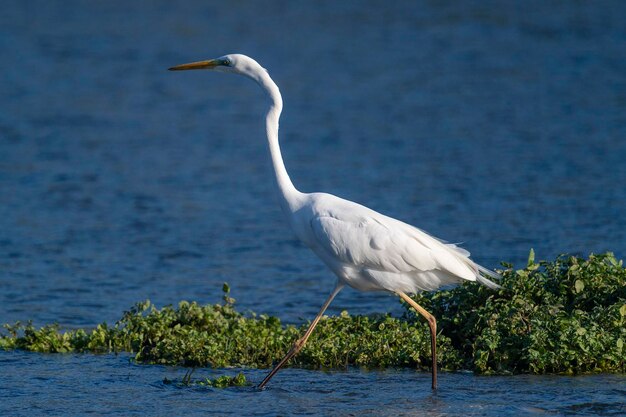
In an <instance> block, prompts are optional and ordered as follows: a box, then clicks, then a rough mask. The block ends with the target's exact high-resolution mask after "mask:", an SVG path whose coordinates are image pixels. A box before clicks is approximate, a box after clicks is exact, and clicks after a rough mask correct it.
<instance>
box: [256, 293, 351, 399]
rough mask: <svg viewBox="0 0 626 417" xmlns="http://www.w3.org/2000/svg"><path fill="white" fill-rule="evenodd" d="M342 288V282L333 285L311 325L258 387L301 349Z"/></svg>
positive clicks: (264, 383)
mask: <svg viewBox="0 0 626 417" xmlns="http://www.w3.org/2000/svg"><path fill="white" fill-rule="evenodd" d="M342 288H343V284H339V283H338V284H337V286H336V287H335V289H334V290H333V292H332V293H331V294H330V296H329V297H328V299H327V300H326V302H325V303H324V305H323V306H322V308H321V309H320V312H319V313H318V314H317V317H315V319H314V320H313V321H312V322H311V325H310V326H309V328H308V329H307V331H306V332H305V333H304V336H302V337H301V338H300V339H298V340H296V342H295V343H294V344H293V346H292V347H291V349H289V352H287V354H286V355H285V357H284V358H283V359H282V360H281V361H280V362H278V364H277V365H276V366H275V367H274V369H272V371H271V372H270V373H269V374H267V376H266V377H265V379H264V380H263V381H262V382H261V383H260V384H259V388H264V387H265V385H266V384H267V383H268V382H269V380H270V379H272V377H273V376H274V374H275V373H276V372H278V370H279V369H280V368H281V367H282V366H283V365H284V364H285V363H287V361H288V360H289V359H291V358H293V357H294V356H296V355H297V354H298V352H300V349H302V347H303V346H304V344H305V343H306V341H307V340H308V338H309V336H311V333H313V329H315V326H317V323H318V322H319V321H320V319H321V318H322V315H324V311H326V309H327V308H328V306H329V305H330V303H331V301H333V298H335V296H336V295H337V294H338V293H339V291H341V289H342Z"/></svg>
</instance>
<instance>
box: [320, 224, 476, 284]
mask: <svg viewBox="0 0 626 417" xmlns="http://www.w3.org/2000/svg"><path fill="white" fill-rule="evenodd" d="M374 213H375V212H374ZM376 214H377V213H376ZM311 228H312V230H313V234H314V236H315V238H316V240H317V242H318V243H319V244H320V246H322V247H323V248H324V249H325V250H326V251H327V252H328V254H329V255H332V256H334V257H335V258H337V259H338V260H339V261H341V262H343V263H346V264H348V265H352V266H354V267H357V268H368V269H373V270H378V271H386V272H395V273H411V272H420V271H432V270H439V271H442V272H446V273H449V274H452V275H455V276H458V277H461V278H465V279H468V280H475V279H476V278H475V274H474V273H473V271H472V270H471V269H470V268H469V266H468V265H467V263H466V262H464V261H463V259H464V258H465V257H466V256H464V255H465V253H467V251H464V250H458V248H457V247H456V246H454V245H448V244H444V243H441V242H439V241H438V240H437V239H435V238H433V237H432V236H430V235H428V234H427V233H425V232H422V231H420V230H419V229H415V228H413V227H412V226H410V225H407V224H405V223H402V222H400V221H398V220H394V219H391V218H388V217H386V216H383V215H379V217H376V216H374V215H368V216H363V215H361V216H316V217H314V218H313V219H312V220H311Z"/></svg>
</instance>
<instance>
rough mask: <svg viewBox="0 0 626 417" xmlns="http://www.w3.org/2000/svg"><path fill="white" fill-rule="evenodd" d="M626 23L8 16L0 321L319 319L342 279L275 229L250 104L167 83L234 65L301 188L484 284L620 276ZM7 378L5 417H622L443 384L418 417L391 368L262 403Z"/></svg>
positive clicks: (306, 374)
mask: <svg viewBox="0 0 626 417" xmlns="http://www.w3.org/2000/svg"><path fill="white" fill-rule="evenodd" d="M625 9H626V8H625V7H624V4H623V3H622V2H617V1H615V2H610V1H607V2H602V4H599V3H595V2H594V3H574V2H572V3H569V2H564V3H551V5H546V4H544V2H536V3H535V4H533V5H528V4H525V5H519V6H516V5H515V3H514V2H512V3H511V4H510V5H508V6H507V5H506V4H504V3H499V4H498V5H491V4H487V3H485V4H483V5H473V6H469V5H459V4H455V3H448V2H397V3H396V2H394V3H390V2H386V3H382V2H354V4H353V3H352V2H333V1H322V2H307V3H304V2H263V3H262V2H210V1H209V2H205V1H191V2H185V3H183V4H176V3H175V2H167V1H134V2H122V1H109V2H48V1H45V2H44V1H41V2H37V1H33V2H18V1H15V2H7V3H6V4H5V5H3V8H2V13H1V14H0V62H2V64H3V65H2V75H1V76H0V77H2V82H0V97H2V100H1V102H0V202H1V204H0V322H12V321H15V320H28V319H32V320H34V322H35V323H36V324H44V323H50V322H58V323H60V324H61V326H63V327H66V328H74V327H85V326H93V325H95V324H97V323H99V322H101V321H104V320H106V321H109V322H111V321H114V320H116V319H117V318H119V317H120V315H121V312H122V311H123V310H124V309H127V308H128V307H129V306H131V305H132V304H133V303H134V302H136V301H139V300H144V299H147V298H149V299H151V300H152V301H153V302H155V303H156V304H157V305H164V304H170V303H177V302H178V301H179V300H181V299H188V300H197V301H199V302H215V301H218V300H219V297H220V294H219V292H220V288H221V283H222V282H224V281H228V282H229V283H230V284H231V287H232V289H233V296H234V297H235V298H237V301H238V304H239V306H240V308H241V309H244V310H246V309H248V310H254V311H257V312H263V313H269V314H273V315H277V316H279V317H281V318H282V319H284V320H286V321H288V322H298V323H299V322H301V321H303V320H305V319H307V318H311V317H312V316H313V315H314V314H315V313H316V311H317V309H318V308H319V305H320V304H321V303H322V301H323V300H324V298H325V296H326V295H327V293H328V292H329V291H330V289H331V287H332V285H333V282H334V278H333V277H332V276H331V275H330V273H329V272H327V271H326V269H325V268H324V267H323V265H321V263H320V262H319V261H318V260H317V259H316V258H315V257H314V256H313V255H312V254H311V253H309V252H308V251H307V250H306V249H304V248H303V247H302V246H301V245H300V244H299V243H298V242H297V241H296V240H295V239H294V237H293V235H292V234H291V232H290V231H289V230H288V228H287V226H286V225H285V223H284V222H283V218H282V213H280V210H279V208H278V205H277V199H276V195H275V191H274V185H273V183H272V177H271V169H270V165H269V162H268V157H267V151H266V144H265V140H264V137H263V131H264V129H263V119H262V114H263V112H264V109H265V107H266V105H267V103H266V101H265V100H264V97H263V94H262V93H261V91H259V89H258V88H257V87H256V86H255V85H254V84H253V83H252V82H250V81H248V80H244V79H242V78H240V77H232V76H225V75H222V74H209V73H203V72H195V73H168V72H167V71H166V70H165V69H166V68H167V67H169V66H171V65H174V64H178V63H182V62H188V61H191V60H197V59H205V58H212V57H216V56H219V55H222V54H224V53H229V52H241V53H246V54H248V55H251V56H253V57H255V58H257V59H258V60H259V61H260V62H261V63H262V64H263V65H264V66H265V67H266V68H267V69H268V70H269V71H270V74H272V76H273V77H274V79H275V80H276V82H277V83H278V84H279V86H280V87H281V91H282V93H283V96H284V100H285V111H284V114H283V118H282V121H281V141H282V145H283V153H284V158H285V161H286V164H287V168H288V170H289V171H290V174H291V177H292V179H293V181H294V183H295V184H296V186H297V187H299V188H300V189H301V190H303V191H319V190H323V191H327V192H331V193H334V194H338V195H341V196H343V197H346V198H349V199H352V200H355V201H358V202H361V203H364V204H366V205H369V206H370V207H372V208H374V209H377V210H379V211H381V212H384V213H386V214H389V215H392V216H394V217H398V218H400V219H403V220H405V221H408V222H410V223H412V224H415V225H418V226H419V227H421V228H423V229H425V230H427V231H429V232H431V233H433V234H435V235H436V236H439V237H441V238H444V239H447V240H450V241H454V242H464V246H465V247H466V248H467V249H469V250H470V251H471V252H472V253H473V256H474V259H476V260H477V261H479V262H480V263H482V264H484V265H485V266H488V267H492V268H493V267H498V266H499V262H500V261H508V262H513V263H516V264H518V265H519V264H520V263H522V262H524V260H525V258H526V256H527V253H528V250H529V249H530V248H531V247H533V248H535V251H536V252H537V255H538V257H540V258H553V257H554V256H556V255H557V254H559V253H563V252H567V253H580V254H588V253H589V252H592V251H593V252H600V251H607V250H611V251H614V252H615V253H616V254H617V256H618V257H624V256H625V255H626V216H625V209H624V207H626V186H625V185H624V184H626V164H625V163H624V161H626V139H625V137H626V23H625V20H624V19H623V16H624V15H626V10H625ZM344 309H347V310H349V311H350V312H352V313H373V312H383V311H392V312H397V311H398V303H397V301H396V300H395V299H394V298H393V297H390V296H388V295H384V294H362V293H357V292H354V291H345V292H344V293H342V294H340V295H339V297H338V298H337V300H336V302H335V303H334V305H333V306H332V307H331V309H330V313H331V314H335V313H337V312H338V311H341V310H344ZM0 363H1V364H2V374H3V378H2V379H1V380H0V388H2V389H1V391H0V396H2V397H3V401H0V413H1V412H2V411H5V410H6V408H7V407H9V409H10V410H11V411H13V412H14V413H12V414H14V415H17V414H20V413H22V414H23V415H32V413H33V412H34V411H33V410H39V411H40V412H41V413H42V414H43V413H46V412H48V411H50V412H51V413H52V414H55V413H56V414H66V413H68V412H70V411H71V412H70V413H73V414H84V413H87V412H94V413H96V414H100V413H105V412H110V413H112V414H115V413H117V414H120V415H129V414H133V413H135V414H178V413H181V412H182V411H184V412H185V414H191V415H193V414H200V413H206V412H208V411H212V412H220V413H224V414H226V413H232V414H239V413H241V412H242V410H245V411H246V413H248V414H252V413H257V414H292V413H293V414H298V413H305V412H308V411H310V412H315V411H317V412H319V413H324V414H350V413H357V412H361V411H366V412H369V413H370V414H389V415H397V414H403V413H405V414H418V415H421V414H423V413H426V414H428V413H430V414H433V415H440V414H448V413H455V412H456V413H458V412H460V410H461V411H462V412H463V413H468V414H476V415H481V414H491V415H505V414H509V415H519V414H523V413H529V414H535V413H539V414H541V413H555V414H593V413H600V414H602V413H604V414H611V413H613V414H615V415H617V414H620V413H622V414H623V413H624V408H623V403H624V391H623V389H622V388H619V387H620V386H624V379H623V378H622V377H619V376H594V377H580V378H565V377H540V378H532V377H525V376H519V377H509V378H491V377H490V378H477V377H474V376H471V375H466V374H448V375H443V376H442V379H441V386H442V389H441V390H440V391H439V392H438V393H437V395H433V394H431V392H430V390H428V385H429V384H428V375H426V374H419V373H415V372H412V371H407V370H403V371H391V370H390V371H385V372H364V371H360V370H349V371H347V372H333V373H322V372H313V371H303V370H288V371H285V372H284V375H281V376H280V380H279V378H278V377H277V380H276V383H275V384H274V385H273V386H272V388H271V389H269V390H267V391H265V392H263V393H258V392H255V391H254V390H252V389H239V390H225V391H212V390H210V389H185V390H183V389H176V388H172V387H170V386H164V385H163V384H162V383H161V382H160V381H161V380H162V379H163V377H164V376H166V375H167V376H168V377H169V376H170V375H180V374H181V372H183V373H184V371H182V370H177V369H168V368H160V367H149V366H135V365H129V364H128V360H127V358H125V357H114V356H61V355H50V356H48V355H36V354H28V353H22V352H9V353H0ZM206 372H212V371H209V370H206ZM246 373H247V374H249V376H250V378H251V379H254V378H257V379H258V378H259V376H260V375H259V373H258V372H257V371H247V372H246ZM7 375H8V376H7ZM620 384H621V385H620ZM620 404H621V405H620ZM3 407H4V409H3ZM620 407H621V408H620Z"/></svg>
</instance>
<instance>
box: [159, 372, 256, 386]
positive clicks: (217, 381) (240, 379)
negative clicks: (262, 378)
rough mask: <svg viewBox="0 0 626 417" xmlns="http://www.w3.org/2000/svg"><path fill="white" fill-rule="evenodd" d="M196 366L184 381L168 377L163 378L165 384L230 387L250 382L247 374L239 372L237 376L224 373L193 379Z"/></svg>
mask: <svg viewBox="0 0 626 417" xmlns="http://www.w3.org/2000/svg"><path fill="white" fill-rule="evenodd" d="M194 371H195V368H192V369H191V370H190V371H188V372H187V373H186V374H185V376H184V377H183V379H182V381H176V380H171V379H168V378H164V379H163V383H164V384H165V385H174V386H177V387H194V386H199V387H211V388H229V387H246V386H249V385H250V383H249V382H248V381H247V380H246V376H245V375H244V374H243V373H242V372H239V373H238V374H237V375H235V376H228V375H222V376H218V377H217V378H202V379H192V377H191V376H192V375H193V372H194Z"/></svg>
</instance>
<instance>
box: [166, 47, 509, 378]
mask: <svg viewBox="0 0 626 417" xmlns="http://www.w3.org/2000/svg"><path fill="white" fill-rule="evenodd" d="M170 69H171V70H189V69H214V70H217V71H222V72H229V73H235V74H241V75H244V76H247V77H249V78H251V79H253V80H254V81H256V82H257V84H259V85H260V86H261V88H262V89H263V90H264V91H265V92H266V93H267V94H268V96H269V98H270V101H271V105H270V108H269V111H268V113H267V116H266V130H267V139H268V145H269V149H270V155H271V158H272V164H273V167H274V173H275V175H276V182H277V185H278V188H279V190H280V199H281V201H280V202H281V207H282V209H283V211H284V212H285V215H286V216H287V218H288V220H289V223H290V225H291V227H292V228H293V230H294V231H295V233H296V235H297V236H298V238H299V239H300V240H301V241H302V242H304V243H305V244H306V245H307V246H308V247H309V248H311V250H313V252H315V253H316V254H317V255H318V256H319V257H320V258H321V259H322V261H324V263H325V264H326V265H327V266H328V267H329V268H330V269H331V270H332V271H333V272H334V273H335V275H337V278H338V281H337V286H336V288H335V290H334V291H333V292H332V294H331V296H330V297H329V298H328V300H327V301H326V303H325V304H324V306H323V307H322V310H321V311H320V313H319V314H318V316H317V317H316V319H315V320H314V321H313V322H312V324H311V326H310V327H309V330H308V331H307V333H306V334H305V335H304V336H303V337H302V338H301V339H300V340H298V342H296V344H295V345H294V347H293V348H292V350H291V351H290V352H289V354H288V355H287V356H286V357H285V358H284V359H283V360H282V361H281V362H280V363H279V364H278V365H277V366H276V367H275V368H274V370H273V371H272V372H271V373H270V374H269V375H268V377H267V378H266V379H265V380H264V381H263V382H262V383H261V385H260V386H261V387H263V386H264V385H265V384H266V383H267V381H269V379H270V378H271V377H272V376H273V375H274V373H275V372H276V371H277V370H278V369H279V368H280V367H281V366H282V364H284V363H285V362H286V361H287V360H288V359H289V358H291V357H292V356H293V355H295V354H296V353H297V352H298V351H299V350H300V349H301V348H302V346H303V345H304V343H305V342H306V340H307V338H308V337H309V335H310V333H311V332H312V331H313V328H314V327H315V325H316V324H317V322H318V321H319V318H320V317H321V315H322V314H323V312H324V310H325V309H326V307H327V306H328V305H329V304H330V302H331V301H332V299H333V298H334V296H335V295H336V294H337V293H338V292H339V291H340V290H341V288H343V287H344V286H345V285H349V286H351V287H353V288H356V289H358V290H364V291H372V290H374V291H375V290H382V291H390V292H393V293H397V294H398V295H400V296H401V297H402V298H403V299H405V301H407V302H409V303H410V304H411V305H412V306H413V307H414V308H415V309H416V310H418V312H420V314H422V315H424V317H426V318H427V320H428V321H429V325H430V326H431V337H432V350H433V388H435V386H436V358H435V329H436V324H435V319H434V317H432V316H431V315H430V314H429V313H428V312H426V311H425V310H423V309H422V308H421V307H420V306H419V305H417V304H416V303H415V302H411V300H410V299H409V298H408V297H407V296H406V293H416V292H419V291H431V290H436V289H438V288H439V287H441V286H444V285H450V284H456V283H459V282H462V281H463V280H466V281H478V282H480V283H482V284H484V285H486V286H488V287H490V288H498V287H499V286H498V285H497V284H495V283H494V282H492V281H490V280H489V279H487V278H486V277H485V275H486V276H488V277H491V278H499V275H498V274H497V273H495V272H492V271H490V270H488V269H486V268H483V267H482V266H480V265H478V264H476V263H474V262H473V261H472V260H471V259H470V258H469V255H470V254H469V252H468V251H466V250H465V249H463V248H460V247H458V246H456V245H454V244H451V243H446V242H444V241H441V240H439V239H437V238H435V237H433V236H430V235H429V234H428V233H426V232H424V231H422V230H420V229H418V228H416V227H413V226H411V225H409V224H406V223H403V222H401V221H399V220H396V219H393V218H391V217H388V216H385V215H382V214H380V213H378V212H376V211H374V210H371V209H369V208H367V207H364V206H362V205H360V204H357V203H354V202H352V201H348V200H344V199H342V198H339V197H336V196H334V195H331V194H325V193H310V194H308V193H302V192H300V191H298V190H297V189H296V188H295V187H294V186H293V184H292V182H291V180H290V178H289V175H288V174H287V170H286V169H285V165H284V163H283V159H282V156H281V153H280V147H279V144H278V120H279V118H280V113H281V111H282V107H283V101H282V97H281V95H280V92H279V90H278V87H277V86H276V84H275V83H274V81H273V80H272V79H271V78H270V76H269V74H268V73H267V71H266V70H265V69H264V68H263V67H261V66H260V65H259V64H258V63H257V62H256V61H255V60H253V59H252V58H250V57H247V56H245V55H239V54H233V55H225V56H223V57H221V58H217V59H213V60H208V61H199V62H194V63H191V64H183V65H179V66H176V67H173V68H170Z"/></svg>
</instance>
